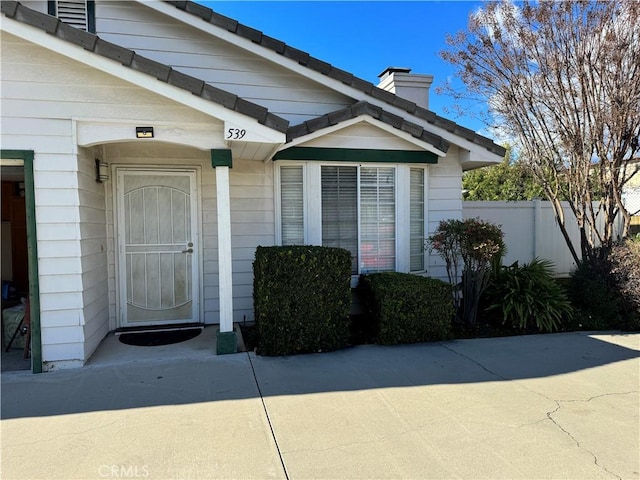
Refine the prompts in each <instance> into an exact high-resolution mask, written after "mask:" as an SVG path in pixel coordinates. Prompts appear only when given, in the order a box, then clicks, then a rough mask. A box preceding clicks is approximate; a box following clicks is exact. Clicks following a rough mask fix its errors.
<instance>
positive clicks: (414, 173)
mask: <svg viewBox="0 0 640 480" xmlns="http://www.w3.org/2000/svg"><path fill="white" fill-rule="evenodd" d="M410 178H411V180H410V184H411V185H410V227H409V228H410V232H411V233H410V239H409V250H410V270H411V271H412V272H418V271H421V270H424V237H425V232H424V169H423V168H412V169H411V172H410Z"/></svg>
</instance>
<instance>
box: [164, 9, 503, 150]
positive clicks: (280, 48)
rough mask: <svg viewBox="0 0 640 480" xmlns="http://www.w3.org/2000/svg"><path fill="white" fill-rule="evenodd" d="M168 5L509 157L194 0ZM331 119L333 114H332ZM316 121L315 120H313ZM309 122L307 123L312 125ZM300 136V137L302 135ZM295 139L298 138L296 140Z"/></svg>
mask: <svg viewBox="0 0 640 480" xmlns="http://www.w3.org/2000/svg"><path fill="white" fill-rule="evenodd" d="M165 1H166V2H167V3H169V4H172V5H174V6H175V7H176V8H178V9H180V10H183V11H185V12H187V13H190V14H192V15H194V16H196V17H199V18H201V19H202V20H204V21H206V22H209V23H211V24H212V25H215V26H217V27H220V28H224V29H225V30H227V31H229V32H232V33H235V34H237V35H239V36H240V37H243V38H246V39H248V40H250V41H252V42H254V43H256V44H258V45H261V46H262V47H265V48H268V49H270V50H273V51H274V52H276V53H279V54H281V55H283V56H285V57H287V58H290V59H291V60H294V61H296V62H298V63H299V64H300V65H302V66H304V67H307V68H310V69H312V70H315V71H317V72H319V73H321V74H323V75H326V76H328V77H330V78H333V79H335V80H338V81H340V82H342V83H344V84H345V85H349V86H351V87H353V88H355V89H357V90H360V91H362V92H364V93H366V94H367V95H370V96H372V97H373V98H376V99H378V100H381V101H383V102H385V103H388V104H390V105H394V106H395V107H398V108H400V109H402V110H405V111H406V112H407V113H410V114H412V115H415V116H416V117H418V118H421V119H423V120H425V121H427V122H428V123H431V124H433V125H435V126H437V127H440V128H443V129H445V130H446V131H448V132H450V133H453V134H454V135H458V136H460V137H462V138H464V139H466V140H468V141H470V142H472V143H475V144H477V145H480V146H482V147H484V148H486V149H487V150H489V151H490V152H492V153H495V154H497V155H500V156H503V155H504V153H505V149H504V147H501V146H500V145H497V144H496V143H494V142H493V141H492V140H491V139H489V138H487V137H483V136H482V135H478V134H477V133H475V132H474V131H473V130H470V129H468V128H465V127H462V126H460V125H458V124H457V123H455V122H452V121H451V120H447V119H446V118H444V117H440V116H439V115H436V114H435V113H433V112H432V111H430V110H427V109H426V108H422V107H419V106H417V105H416V104H415V103H414V102H411V101H409V100H406V99H404V98H402V97H398V96H397V95H395V94H393V93H391V92H387V91H386V90H382V89H380V88H378V87H376V86H375V85H373V83H371V82H367V81H366V80H362V79H360V78H358V77H355V76H354V75H353V74H351V73H349V72H346V71H344V70H341V69H339V68H336V67H334V66H333V65H331V64H329V63H326V62H323V61H322V60H319V59H317V58H314V57H312V56H311V55H309V54H308V53H307V52H303V51H302V50H298V49H296V48H293V47H291V46H289V45H287V44H285V43H284V42H282V41H280V40H277V39H275V38H272V37H269V36H267V35H264V34H263V33H262V32H260V31H258V30H255V29H253V28H250V27H247V26H245V25H242V24H241V23H238V22H237V21H236V20H233V19H232V18H229V17H225V16H224V15H221V14H219V13H216V12H214V11H213V10H212V9H210V8H208V7H205V6H203V5H200V4H198V3H196V2H193V1H191V0H181V1H180V0H179V1H176V0H165ZM329 115H331V114H329ZM323 117H325V115H323V116H322V117H319V120H318V121H319V122H324V121H325V120H321V119H323ZM311 121H313V120H311ZM308 122H309V121H307V122H305V123H308ZM302 128H303V127H302V126H300V125H296V126H292V127H291V128H290V130H295V131H299V130H301V129H302ZM289 135H290V134H289V133H287V137H289ZM298 136H299V135H298ZM293 138H295V137H293Z"/></svg>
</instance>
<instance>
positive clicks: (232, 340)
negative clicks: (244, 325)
mask: <svg viewBox="0 0 640 480" xmlns="http://www.w3.org/2000/svg"><path fill="white" fill-rule="evenodd" d="M237 352H238V339H237V337H236V332H235V331H233V332H221V331H220V329H217V330H216V355H229V354H231V353H237Z"/></svg>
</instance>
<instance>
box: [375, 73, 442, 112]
mask: <svg viewBox="0 0 640 480" xmlns="http://www.w3.org/2000/svg"><path fill="white" fill-rule="evenodd" d="M378 78H379V79H380V83H378V88H381V89H383V90H386V91H387V92H391V93H395V94H396V95H398V96H399V97H402V98H405V99H407V100H411V101H412V102H415V103H416V105H418V106H419V107H423V108H426V109H428V108H429V88H430V87H431V83H433V75H422V74H418V73H414V74H412V73H411V69H410V68H402V67H389V68H387V69H386V70H385V71H384V72H382V73H381V74H380V75H378Z"/></svg>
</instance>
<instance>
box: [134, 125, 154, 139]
mask: <svg viewBox="0 0 640 480" xmlns="http://www.w3.org/2000/svg"><path fill="white" fill-rule="evenodd" d="M136 138H153V127H136Z"/></svg>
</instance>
